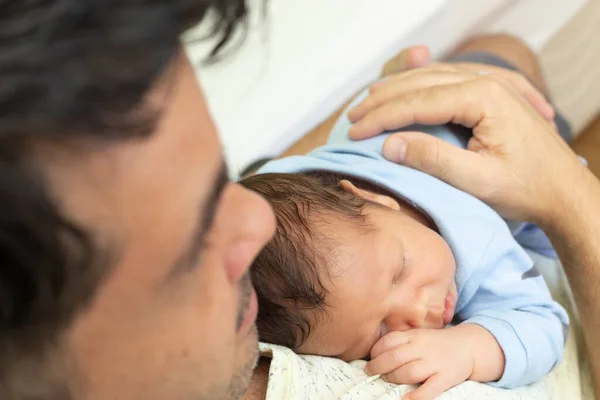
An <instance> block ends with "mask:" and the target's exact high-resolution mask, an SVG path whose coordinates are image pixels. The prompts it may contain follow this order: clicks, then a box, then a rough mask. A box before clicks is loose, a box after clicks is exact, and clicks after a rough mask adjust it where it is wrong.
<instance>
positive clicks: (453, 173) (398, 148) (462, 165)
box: [382, 132, 494, 190]
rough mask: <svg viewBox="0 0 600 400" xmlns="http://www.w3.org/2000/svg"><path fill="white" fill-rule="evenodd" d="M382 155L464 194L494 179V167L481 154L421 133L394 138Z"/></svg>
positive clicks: (402, 134) (387, 143) (394, 136)
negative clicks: (462, 191) (491, 169)
mask: <svg viewBox="0 0 600 400" xmlns="http://www.w3.org/2000/svg"><path fill="white" fill-rule="evenodd" d="M382 153H383V156H384V157H385V158H386V159H388V160H389V161H392V162H395V163H397V164H402V165H405V166H407V167H411V168H414V169H417V170H419V171H422V172H425V173H427V174H430V175H433V176H436V177H438V178H439V179H441V180H443V181H445V182H447V183H450V184H452V185H454V186H456V187H458V188H459V189H461V190H467V189H472V188H477V187H479V186H480V185H481V183H483V182H486V181H487V180H488V179H490V177H491V176H493V175H494V171H490V168H491V167H492V166H493V164H490V160H484V159H483V158H482V156H481V155H480V154H478V153H476V152H473V151H468V150H465V149H461V148H459V147H456V146H454V145H452V144H450V143H448V142H446V141H444V140H442V139H439V138H437V137H435V136H431V135H428V134H425V133H421V132H399V133H395V134H393V135H391V136H390V137H389V138H387V140H386V141H385V143H384V145H383V151H382ZM485 161H487V162H485ZM473 171H478V173H477V174H474V173H473Z"/></svg>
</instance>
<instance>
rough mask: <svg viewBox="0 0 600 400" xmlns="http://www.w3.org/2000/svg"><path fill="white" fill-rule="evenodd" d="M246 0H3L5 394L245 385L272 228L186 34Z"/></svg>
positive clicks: (227, 17) (211, 395) (0, 386)
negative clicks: (258, 273)
mask: <svg viewBox="0 0 600 400" xmlns="http://www.w3.org/2000/svg"><path fill="white" fill-rule="evenodd" d="M211 12H212V13H213V16H214V17H215V18H216V19H215V21H216V24H217V25H216V26H217V27H218V29H217V30H216V32H219V33H221V35H222V36H220V37H221V39H222V41H221V42H224V41H226V40H227V38H228V37H229V35H230V34H231V33H232V31H233V29H234V27H235V26H236V24H237V23H238V22H241V21H243V20H244V16H245V4H244V1H242V0H222V1H218V0H214V1H193V0H170V1H166V0H165V1H150V0H147V1H146V0H142V1H140V0H136V1H129V0H119V1H106V0H78V1H70V0H51V1H20V0H15V1H8V2H1V3H0V48H1V49H2V51H1V52H0V53H1V54H0V149H1V150H0V164H1V167H0V203H1V205H2V207H1V208H0V210H1V211H0V263H1V264H0V354H2V357H1V358H0V397H1V398H2V399H17V398H19V399H21V398H30V399H49V398H60V399H68V398H89V399H107V398H124V399H137V398H140V399H142V398H143V399H167V398H172V399H188V398H189V399H204V398H206V399H222V398H237V396H239V394H240V393H241V392H242V391H243V389H244V387H245V382H246V381H247V379H248V377H249V375H250V373H251V370H252V366H253V363H254V362H255V359H256V334H255V331H254V327H253V320H254V315H255V313H256V301H255V299H254V295H253V291H252V289H251V285H250V282H249V279H248V275H247V273H246V272H247V268H248V266H249V264H250V263H251V261H252V259H253V258H254V256H255V255H256V254H257V253H258V251H259V250H260V248H261V247H262V246H263V244H264V243H265V242H266V241H267V240H268V239H269V237H270V236H271V234H272V231H273V229H274V221H273V216H272V212H271V210H270V209H269V207H268V205H267V204H266V203H265V202H264V201H263V200H262V199H261V198H260V197H258V196H256V195H254V194H251V193H250V192H248V191H246V190H245V189H243V188H241V187H240V186H239V185H236V184H232V183H231V182H230V181H229V180H228V179H227V173H226V169H225V167H224V161H223V157H222V153H221V148H220V144H219V141H218V138H217V135H216V130H215V127H214V125H213V123H212V121H211V118H210V115H209V113H208V110H207V108H206V104H205V101H204V98H203V95H202V93H201V92H200V90H199V88H198V85H197V82H196V80H195V75H194V72H193V70H192V67H191V65H190V63H189V61H188V60H187V59H186V57H185V56H184V55H183V52H182V50H181V46H180V44H179V36H180V34H181V33H182V32H183V31H184V30H186V29H187V28H188V27H190V26H191V25H192V24H194V23H196V22H199V21H200V20H202V19H203V17H204V16H205V14H207V13H211Z"/></svg>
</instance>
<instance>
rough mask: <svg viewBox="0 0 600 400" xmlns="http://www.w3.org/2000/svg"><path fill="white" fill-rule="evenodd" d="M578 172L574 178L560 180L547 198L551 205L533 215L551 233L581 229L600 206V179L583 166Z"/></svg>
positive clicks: (533, 219)
mask: <svg viewBox="0 0 600 400" xmlns="http://www.w3.org/2000/svg"><path fill="white" fill-rule="evenodd" d="M574 172H575V173H574V174H572V176H571V177H570V179H567V180H564V181H563V182H562V183H560V182H558V185H557V186H556V190H554V191H553V194H552V195H551V196H549V197H548V198H547V199H545V200H546V202H547V203H548V204H547V205H546V206H545V207H540V208H539V210H538V213H537V214H536V215H534V217H533V218H532V222H534V223H536V224H538V225H539V226H540V227H541V228H542V229H543V230H544V231H546V232H547V233H549V232H554V233H559V232H561V231H568V230H569V229H570V228H573V229H577V226H580V225H585V223H586V219H587V218H591V217H592V215H594V214H595V213H597V212H598V209H599V208H600V181H598V179H597V178H596V177H595V176H594V175H593V174H592V173H591V172H590V171H589V170H588V169H587V168H586V167H584V166H583V165H582V166H580V168H578V169H577V170H576V171H574ZM573 225H575V227H573Z"/></svg>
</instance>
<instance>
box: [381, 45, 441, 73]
mask: <svg viewBox="0 0 600 400" xmlns="http://www.w3.org/2000/svg"><path fill="white" fill-rule="evenodd" d="M430 63H431V53H430V52H429V48H428V47H427V46H425V45H415V46H412V47H408V48H406V49H404V50H402V51H401V52H400V53H399V54H398V55H396V56H395V57H394V58H392V59H391V60H389V61H388V62H386V63H385V65H384V66H383V68H382V70H381V75H380V76H381V77H386V78H387V77H389V76H394V75H396V74H398V73H399V72H402V71H406V70H410V69H413V68H423V67H426V66H427V65H429V64H430Z"/></svg>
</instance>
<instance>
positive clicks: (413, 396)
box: [402, 374, 454, 400]
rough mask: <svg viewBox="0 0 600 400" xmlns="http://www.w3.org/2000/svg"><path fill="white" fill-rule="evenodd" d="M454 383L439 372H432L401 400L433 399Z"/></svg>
mask: <svg viewBox="0 0 600 400" xmlns="http://www.w3.org/2000/svg"><path fill="white" fill-rule="evenodd" d="M453 386H454V384H452V383H451V382H448V380H447V379H445V378H444V377H443V375H441V374H434V375H432V376H431V377H430V378H429V379H427V380H426V381H425V382H424V383H423V384H422V385H421V386H419V387H418V388H417V389H415V390H413V391H412V392H410V393H408V394H407V395H406V396H404V397H403V398H402V400H433V399H435V398H437V397H438V396H440V395H441V394H442V393H444V392H445V391H446V390H448V389H450V388H452V387H453Z"/></svg>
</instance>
